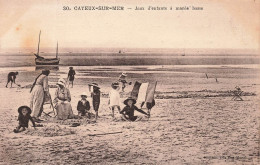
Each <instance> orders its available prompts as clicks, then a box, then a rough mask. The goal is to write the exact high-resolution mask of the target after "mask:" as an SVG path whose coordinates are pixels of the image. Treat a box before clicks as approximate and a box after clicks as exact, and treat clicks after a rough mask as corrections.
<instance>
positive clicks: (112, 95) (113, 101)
mask: <svg viewBox="0 0 260 165" xmlns="http://www.w3.org/2000/svg"><path fill="white" fill-rule="evenodd" d="M111 86H112V90H111V91H110V92H109V102H108V104H109V108H110V109H111V110H112V117H113V118H114V109H115V108H117V110H118V112H119V113H120V106H119V100H120V94H119V83H118V82H116V83H112V85H111Z"/></svg>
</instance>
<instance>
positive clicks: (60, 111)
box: [53, 79, 74, 120]
mask: <svg viewBox="0 0 260 165" xmlns="http://www.w3.org/2000/svg"><path fill="white" fill-rule="evenodd" d="M57 85H58V88H57V90H56V92H55V98H54V101H53V103H54V107H55V109H56V111H57V119H58V120H65V119H71V118H74V114H73V112H72V107H71V104H70V101H71V95H70V91H69V89H68V88H66V82H65V80H64V79H59V80H58V83H57Z"/></svg>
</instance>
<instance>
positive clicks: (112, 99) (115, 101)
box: [109, 89, 120, 107]
mask: <svg viewBox="0 0 260 165" xmlns="http://www.w3.org/2000/svg"><path fill="white" fill-rule="evenodd" d="M119 102H120V94H119V91H117V90H115V89H112V90H111V91H110V92H109V107H112V106H115V105H117V106H119Z"/></svg>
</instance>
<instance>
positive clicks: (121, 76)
mask: <svg viewBox="0 0 260 165" xmlns="http://www.w3.org/2000/svg"><path fill="white" fill-rule="evenodd" d="M126 77H127V74H126V73H125V72H123V73H122V74H121V75H120V76H119V79H118V81H119V82H120V83H122V91H123V92H124V91H125V87H126V84H127V83H128V82H127V81H126ZM128 84H129V85H131V84H132V82H129V83H128Z"/></svg>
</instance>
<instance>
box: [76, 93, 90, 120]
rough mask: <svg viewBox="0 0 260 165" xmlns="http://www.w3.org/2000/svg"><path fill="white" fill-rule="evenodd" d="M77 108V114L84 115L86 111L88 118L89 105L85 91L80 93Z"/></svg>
mask: <svg viewBox="0 0 260 165" xmlns="http://www.w3.org/2000/svg"><path fill="white" fill-rule="evenodd" d="M77 110H78V115H79V116H85V115H86V113H87V114H88V118H90V113H89V110H90V105H89V102H88V100H87V94H86V93H85V92H83V93H82V94H81V100H79V101H78V105H77Z"/></svg>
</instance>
